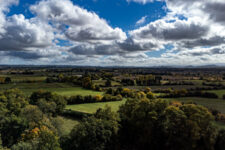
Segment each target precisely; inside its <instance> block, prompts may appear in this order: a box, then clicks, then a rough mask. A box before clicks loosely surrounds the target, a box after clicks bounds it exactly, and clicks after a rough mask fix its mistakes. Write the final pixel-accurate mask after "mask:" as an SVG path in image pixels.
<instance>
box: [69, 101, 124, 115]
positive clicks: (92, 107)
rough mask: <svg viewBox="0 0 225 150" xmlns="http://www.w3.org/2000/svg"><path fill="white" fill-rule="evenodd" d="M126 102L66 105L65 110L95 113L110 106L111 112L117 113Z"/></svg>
mask: <svg viewBox="0 0 225 150" xmlns="http://www.w3.org/2000/svg"><path fill="white" fill-rule="evenodd" d="M125 102H126V100H122V101H116V102H100V103H89V104H78V105H67V106H66V109H71V110H74V111H78V112H83V113H95V112H96V110H97V109H99V108H104V107H105V106H106V105H108V106H110V107H111V108H112V110H113V111H117V110H118V109H119V106H120V105H122V104H124V103H125Z"/></svg>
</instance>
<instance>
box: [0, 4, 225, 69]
mask: <svg viewBox="0 0 225 150" xmlns="http://www.w3.org/2000/svg"><path fill="white" fill-rule="evenodd" d="M153 1H162V2H163V3H165V4H166V7H167V10H168V12H167V15H166V16H165V17H163V18H161V19H158V20H156V21H153V22H150V23H148V24H147V25H144V26H141V25H143V24H144V22H145V21H146V16H144V17H142V18H141V19H140V20H139V21H137V25H138V26H136V29H135V30H131V31H129V32H128V34H126V33H125V32H124V31H123V30H122V29H120V28H119V27H111V26H110V24H109V23H108V22H107V21H106V20H105V19H103V18H100V17H99V16H98V15H97V14H96V13H95V12H91V11H88V10H86V9H84V8H81V7H79V6H78V5H76V4H74V3H73V2H72V1H71V0H41V1H38V2H37V3H35V4H34V5H32V6H30V11H31V12H32V13H33V14H34V17H33V18H29V19H28V18H25V16H24V15H23V14H16V15H12V16H7V13H8V12H9V11H10V9H9V8H10V6H11V5H13V4H17V3H18V1H17V0H7V1H6V0H5V1H3V0H0V45H1V47H0V55H1V56H0V57H1V58H0V59H1V60H4V61H6V60H7V58H14V59H15V58H16V59H19V60H23V61H24V62H26V61H30V60H32V62H34V63H35V62H38V61H41V62H42V63H47V64H48V63H54V64H74V65H76V64H82V65H90V64H91V65H139V66H154V65H177V64H181V65H196V64H208V63H225V62H224V57H225V45H224V44H225V26H224V25H225V24H224V23H225V17H224V12H225V11H224V10H225V1H224V0H214V1H213V2H212V0H198V1H197V0H127V2H137V3H140V4H146V3H149V2H153ZM75 3H76V2H75ZM140 26H141V27H140ZM61 40H64V41H68V43H69V44H68V45H61V46H59V45H60V42H61ZM168 44H169V45H172V46H173V48H172V49H167V48H166V45H168ZM57 45H58V46H57ZM161 49H165V52H164V53H163V54H162V55H161V57H158V58H156V57H151V56H149V55H147V52H150V51H158V50H161ZM8 60H10V59H8Z"/></svg>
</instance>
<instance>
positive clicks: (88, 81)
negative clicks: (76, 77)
mask: <svg viewBox="0 0 225 150" xmlns="http://www.w3.org/2000/svg"><path fill="white" fill-rule="evenodd" d="M82 87H83V88H87V89H91V87H92V81H91V78H90V77H84V78H83V79H82Z"/></svg>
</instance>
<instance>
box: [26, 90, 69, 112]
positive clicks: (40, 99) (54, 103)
mask: <svg viewBox="0 0 225 150" xmlns="http://www.w3.org/2000/svg"><path fill="white" fill-rule="evenodd" d="M30 104H32V105H37V106H39V108H40V109H41V110H42V111H43V112H45V113H51V114H52V115H54V116H56V115H58V114H60V113H61V112H62V111H63V109H64V108H65V106H66V100H65V99H64V98H63V97H62V96H60V95H57V94H54V93H51V92H45V91H42V90H40V91H37V92H34V93H32V95H31V96H30Z"/></svg>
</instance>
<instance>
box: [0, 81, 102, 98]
mask: <svg viewBox="0 0 225 150" xmlns="http://www.w3.org/2000/svg"><path fill="white" fill-rule="evenodd" d="M11 88H18V89H20V90H21V91H23V92H24V94H25V95H26V96H29V95H31V94H32V93H33V92H34V91H38V90H45V91H49V92H54V93H57V94H59V95H62V96H72V95H78V94H79V95H82V96H85V95H98V94H100V95H101V94H103V92H97V91H92V90H87V89H84V88H82V87H78V86H74V85H72V84H67V83H45V82H35V83H10V84H0V91H1V90H5V89H11Z"/></svg>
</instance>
